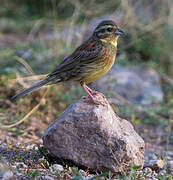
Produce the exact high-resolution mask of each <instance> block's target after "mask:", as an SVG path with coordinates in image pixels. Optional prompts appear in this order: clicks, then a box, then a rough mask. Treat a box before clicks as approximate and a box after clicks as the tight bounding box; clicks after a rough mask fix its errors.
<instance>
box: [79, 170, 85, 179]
mask: <svg viewBox="0 0 173 180" xmlns="http://www.w3.org/2000/svg"><path fill="white" fill-rule="evenodd" d="M79 173H80V174H81V175H82V176H84V177H86V176H87V174H86V172H85V171H84V170H82V169H80V170H79Z"/></svg>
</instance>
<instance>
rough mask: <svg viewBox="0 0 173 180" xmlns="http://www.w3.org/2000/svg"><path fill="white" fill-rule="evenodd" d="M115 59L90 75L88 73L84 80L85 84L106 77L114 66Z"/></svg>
mask: <svg viewBox="0 0 173 180" xmlns="http://www.w3.org/2000/svg"><path fill="white" fill-rule="evenodd" d="M114 59H115V58H114ZM114 59H113V60H112V61H111V62H108V63H107V64H106V65H102V66H100V67H98V69H97V68H96V69H93V70H92V71H90V73H88V74H87V76H85V77H84V78H83V79H82V81H83V82H85V83H90V82H93V81H95V80H97V79H98V78H100V77H102V76H103V75H105V74H106V73H107V72H108V71H109V70H110V69H111V67H112V65H113V64H114Z"/></svg>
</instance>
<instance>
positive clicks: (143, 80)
mask: <svg viewBox="0 0 173 180" xmlns="http://www.w3.org/2000/svg"><path fill="white" fill-rule="evenodd" d="M103 84H106V85H105V86H103ZM160 84H161V83H160V77H159V75H158V74H157V72H156V71H154V70H153V69H147V68H144V67H143V66H129V67H121V66H117V65H115V66H113V68H112V69H111V70H110V71H109V72H108V73H107V74H106V75H105V76H103V77H102V78H100V79H98V80H97V81H96V82H94V83H92V87H94V88H95V89H96V90H98V91H100V92H103V93H105V92H107V93H108V92H110V93H111V95H112V97H117V95H119V96H121V97H123V98H124V99H125V100H127V101H129V102H130V103H132V104H142V105H151V104H153V103H158V102H160V101H162V100H163V92H162V89H161V85H160ZM121 102H122V101H121Z"/></svg>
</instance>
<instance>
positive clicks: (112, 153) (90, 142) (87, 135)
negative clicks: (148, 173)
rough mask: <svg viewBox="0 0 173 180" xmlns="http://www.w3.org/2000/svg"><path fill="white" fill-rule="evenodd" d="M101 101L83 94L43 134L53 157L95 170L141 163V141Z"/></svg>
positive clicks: (106, 103)
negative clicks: (83, 96)
mask: <svg viewBox="0 0 173 180" xmlns="http://www.w3.org/2000/svg"><path fill="white" fill-rule="evenodd" d="M95 97H96V98H98V99H99V100H100V101H102V102H103V103H104V104H105V106H103V105H95V104H93V103H91V102H90V100H89V99H88V98H87V97H85V98H82V99H80V100H79V101H77V102H76V103H74V104H72V105H71V106H69V107H68V108H67V109H66V110H65V111H64V112H63V113H62V114H61V115H60V116H59V117H58V119H56V120H55V121H54V122H53V123H52V124H50V125H49V127H48V129H47V131H46V132H45V133H44V135H43V144H44V146H45V147H46V148H47V149H48V150H49V152H50V153H52V154H53V155H54V156H55V157H58V158H62V159H65V160H70V161H73V162H74V163H76V164H77V165H79V166H85V167H87V168H89V169H92V170H97V171H109V170H110V171H112V172H122V171H126V170H130V169H131V167H133V166H136V165H139V166H143V163H144V141H143V139H142V138H141V137H140V136H139V135H138V134H137V133H136V132H135V130H134V128H133V126H132V125H131V124H130V123H129V122H128V121H127V120H125V119H121V118H120V117H118V116H117V115H116V114H115V113H114V111H113V109H112V108H111V106H110V105H109V103H108V101H107V100H106V99H105V98H103V97H102V96H100V95H97V96H95Z"/></svg>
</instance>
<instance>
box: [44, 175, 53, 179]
mask: <svg viewBox="0 0 173 180" xmlns="http://www.w3.org/2000/svg"><path fill="white" fill-rule="evenodd" d="M44 179H45V180H54V178H53V177H51V176H49V175H46V176H44Z"/></svg>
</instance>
